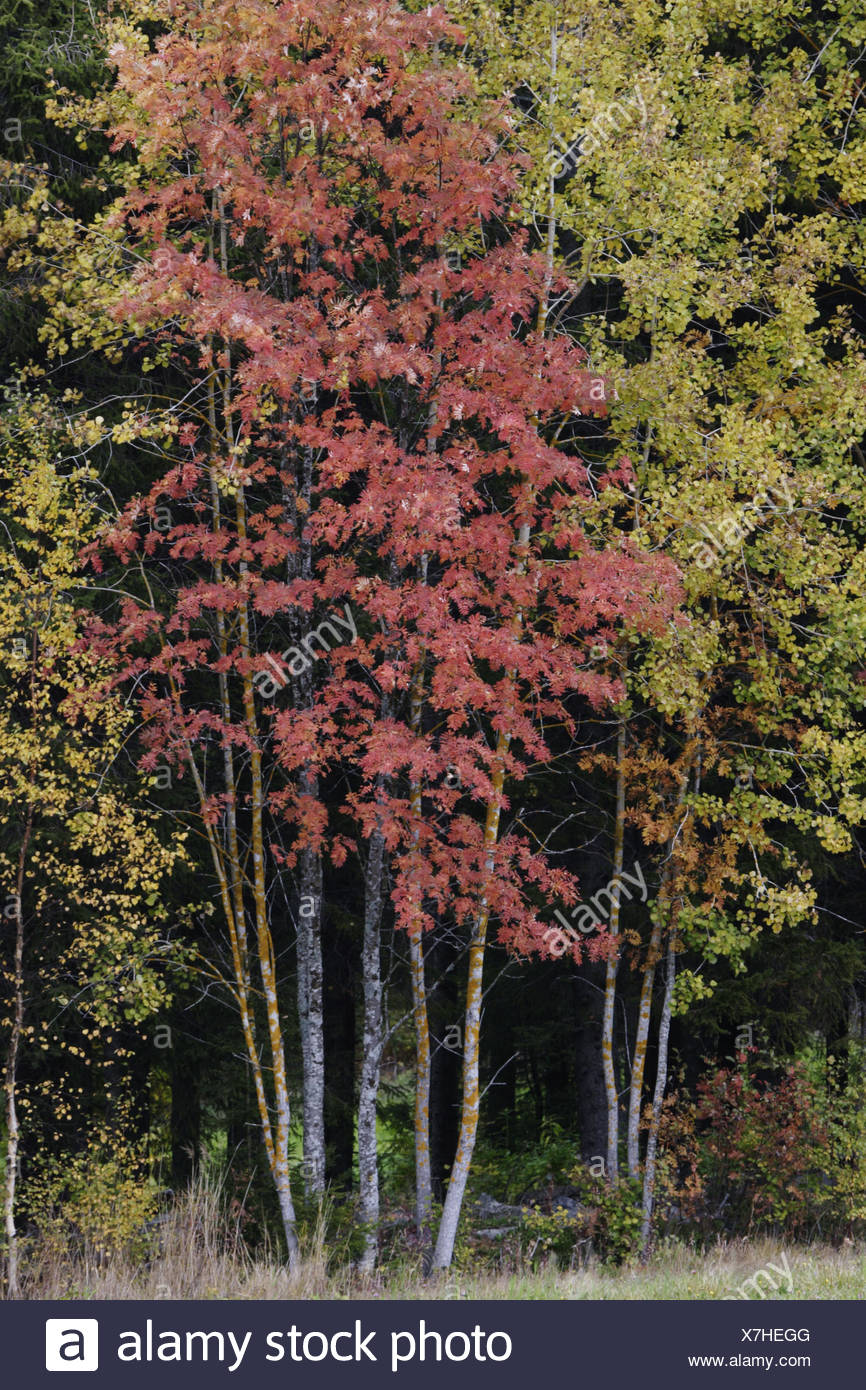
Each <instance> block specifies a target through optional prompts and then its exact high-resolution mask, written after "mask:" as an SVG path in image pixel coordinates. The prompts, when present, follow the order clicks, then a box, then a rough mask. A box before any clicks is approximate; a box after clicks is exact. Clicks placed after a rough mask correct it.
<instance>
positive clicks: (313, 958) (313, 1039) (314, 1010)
mask: <svg viewBox="0 0 866 1390" xmlns="http://www.w3.org/2000/svg"><path fill="white" fill-rule="evenodd" d="M301 788H302V792H303V793H305V794H306V795H311V796H315V795H317V792H318V783H317V781H316V779H312V782H311V779H310V777H309V773H308V772H307V770H306V769H305V770H304V772H303V773H302V775H301ZM299 859H300V883H299V886H300V897H301V904H300V911H299V914H298V1017H299V1021H300V1033H301V1062H302V1069H303V1116H304V1188H305V1190H306V1193H307V1195H308V1196H312V1197H314V1198H317V1199H318V1198H321V1197H322V1196H323V1194H324V1191H325V1033H324V987H323V979H324V971H323V967H322V930H321V927H322V860H321V856H320V855H319V854H318V853H317V852H316V851H315V850H312V849H305V850H302V851H301V854H300V856H299Z"/></svg>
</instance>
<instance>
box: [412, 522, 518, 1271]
mask: <svg viewBox="0 0 866 1390" xmlns="http://www.w3.org/2000/svg"><path fill="white" fill-rule="evenodd" d="M523 529H524V528H523V527H521V536H522V533H523ZM527 529H528V528H527ZM509 743H510V735H509V734H507V733H501V734H500V735H499V737H498V739H497V748H496V752H497V759H498V761H497V766H496V770H495V772H494V774H493V798H492V800H491V801H490V803H489V805H488V807H487V819H486V822H485V826H484V843H485V846H486V848H487V851H488V858H487V872H488V874H492V872H493V853H492V851H493V846H494V845H495V844H496V841H497V839H498V836H499V818H500V814H501V809H502V795H503V789H504V784H505V755H506V753H507V752H508V745H509ZM488 919H489V909H488V905H487V901H486V898H482V900H481V904H480V908H479V912H478V916H477V918H476V920H475V925H474V928H473V932H472V940H471V942H470V945H469V975H468V979H467V981H466V1017H465V1023H464V1028H463V1104H462V1109H461V1115H460V1136H459V1138H458V1140H457V1153H456V1155H455V1157H454V1163H453V1165H452V1168H451V1177H450V1179H449V1182H448V1192H447V1193H446V1196H445V1205H444V1207H443V1208H442V1220H441V1221H440V1223H439V1234H438V1236H437V1237H436V1249H435V1251H434V1253H433V1268H434V1269H448V1267H449V1266H450V1264H451V1260H452V1257H453V1255H454V1242H455V1240H456V1239H457V1227H458V1224H459V1221H460V1213H461V1211H462V1208H463V1197H464V1194H465V1192H466V1183H467V1181H468V1178H469V1165H470V1163H471V1162H472V1154H473V1151H474V1149H475V1137H476V1135H477V1133H478V1112H479V1109H480V1105H481V1095H480V1091H479V1065H478V1064H479V1056H480V1049H481V1004H482V999H483V992H482V991H483V975H484V951H485V946H486V944H487V923H488Z"/></svg>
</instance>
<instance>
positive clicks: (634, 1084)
mask: <svg viewBox="0 0 866 1390" xmlns="http://www.w3.org/2000/svg"><path fill="white" fill-rule="evenodd" d="M690 774H691V760H690V759H689V760H687V761H686V764H685V767H684V768H683V771H682V772H681V774H680V784H679V790H678V794H677V802H676V809H677V814H679V812H680V810H681V809H682V806H683V804H684V802H685V797H686V788H687V786H688V781H689V776H690ZM681 828H682V827H680V829H681ZM678 835H679V829H678V830H677V831H676V832H675V834H674V835H673V836H672V837H671V840H670V842H669V843H668V852H667V856H666V859H665V869H664V871H663V873H662V882H661V884H660V886H659V895H658V896H659V901H661V900H662V899H665V898H666V897H667V893H668V884H669V882H670V880H671V877H672V875H673V869H672V864H671V861H672V857H673V853H674V846H675V844H676V839H677V836H678ZM661 942H662V913H661V910H657V911H656V917H655V922H654V924H653V929H652V935H651V937H650V943H649V950H648V951H647V959H646V965H645V967H644V977H643V985H642V986H641V994H640V1007H639V1009H638V1020H637V1031H636V1033H635V1041H634V1057H633V1060H632V1068H631V1085H630V1087H629V1103H628V1171H629V1174H630V1175H631V1177H633V1178H636V1177H638V1175H639V1170H640V1138H639V1127H640V1108H641V1100H642V1098H643V1078H644V1069H645V1066H646V1049H647V1039H648V1037H649V1026H650V1014H651V1012H652V998H653V985H654V983H655V973H656V965H657V963H658V960H659V956H660V954H661Z"/></svg>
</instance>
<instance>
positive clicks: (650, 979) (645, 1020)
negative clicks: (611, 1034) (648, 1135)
mask: <svg viewBox="0 0 866 1390" xmlns="http://www.w3.org/2000/svg"><path fill="white" fill-rule="evenodd" d="M661 939H662V929H661V923H660V922H658V921H657V922H655V923H654V924H653V929H652V935H651V937H650V943H649V950H648V952H647V961H646V965H645V966H644V973H643V984H642V985H641V991H640V1007H639V1008H638V1015H637V1030H636V1032H635V1039H634V1057H633V1059H632V1064H631V1085H630V1086H629V1096H628V1136H627V1145H628V1151H627V1157H628V1171H629V1174H630V1176H631V1177H633V1178H636V1177H637V1176H638V1173H639V1170H640V1107H641V1099H642V1097H643V1078H644V1070H645V1067H646V1049H647V1040H648V1038H649V1027H650V1014H651V1013H652V1002H653V986H654V984H655V977H656V962H657V960H658V955H659V948H660V946H661Z"/></svg>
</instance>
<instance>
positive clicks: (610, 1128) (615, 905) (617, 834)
mask: <svg viewBox="0 0 866 1390" xmlns="http://www.w3.org/2000/svg"><path fill="white" fill-rule="evenodd" d="M615 817H616V818H615V823H614V831H613V877H614V880H615V882H616V885H617V886H616V887H615V888H614V889H613V890H612V891H613V894H614V896H613V900H612V902H611V908H610V921H609V924H608V932H609V935H610V936H611V938H612V939H614V940H616V938H617V937H618V936H619V910H620V890H619V883H620V881H621V876H622V870H623V843H624V840H625V717H624V716H623V718H622V719H621V720H620V725H619V731H618V733H617V740H616V812H615ZM619 959H620V947H619V942H618V941H617V943H616V949H615V950H612V951H611V952H610V954H609V955H608V958H607V965H606V968H605V979H604V1013H603V1016H602V1026H601V1057H602V1066H603V1069H604V1090H605V1096H606V1099H607V1180H608V1182H609V1183H610V1184H611V1186H612V1187H615V1186H616V1183H617V1181H618V1179H619V1093H618V1088H617V1084H616V1063H615V1060H614V1055H613V1030H614V1013H615V1009H616V977H617V973H618V971H619Z"/></svg>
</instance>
